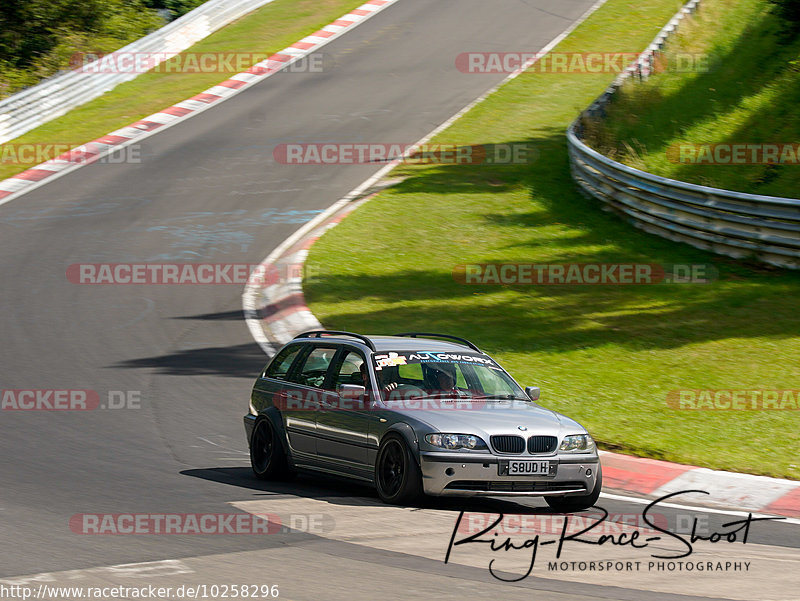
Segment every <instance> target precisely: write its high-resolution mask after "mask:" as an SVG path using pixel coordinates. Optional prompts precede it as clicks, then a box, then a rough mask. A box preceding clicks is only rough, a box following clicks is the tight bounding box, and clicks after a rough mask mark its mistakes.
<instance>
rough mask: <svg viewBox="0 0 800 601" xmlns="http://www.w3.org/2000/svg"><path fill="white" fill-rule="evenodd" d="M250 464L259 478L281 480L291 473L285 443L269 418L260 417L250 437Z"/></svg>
mask: <svg viewBox="0 0 800 601" xmlns="http://www.w3.org/2000/svg"><path fill="white" fill-rule="evenodd" d="M250 466H251V467H252V468H253V473H254V474H255V476H256V478H258V479H259V480H281V479H285V478H287V477H288V476H290V475H291V472H290V470H289V463H288V461H287V460H286V453H285V452H284V450H283V445H282V444H281V441H280V440H279V439H278V436H277V433H276V432H275V427H274V426H273V425H272V422H271V421H270V420H268V419H260V420H258V421H257V422H256V425H255V426H254V427H253V436H252V437H251V438H250Z"/></svg>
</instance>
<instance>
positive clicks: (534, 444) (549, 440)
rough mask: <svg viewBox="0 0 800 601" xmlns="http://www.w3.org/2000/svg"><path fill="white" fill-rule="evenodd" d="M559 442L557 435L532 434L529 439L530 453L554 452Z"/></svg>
mask: <svg viewBox="0 0 800 601" xmlns="http://www.w3.org/2000/svg"><path fill="white" fill-rule="evenodd" d="M557 444H558V438H556V437H555V436H531V437H530V438H529V439H528V453H552V452H553V451H555V450H556V445H557Z"/></svg>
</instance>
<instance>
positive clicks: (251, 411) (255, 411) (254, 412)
mask: <svg viewBox="0 0 800 601" xmlns="http://www.w3.org/2000/svg"><path fill="white" fill-rule="evenodd" d="M250 415H258V409H256V407H255V405H253V399H250Z"/></svg>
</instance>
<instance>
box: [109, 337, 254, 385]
mask: <svg viewBox="0 0 800 601" xmlns="http://www.w3.org/2000/svg"><path fill="white" fill-rule="evenodd" d="M266 362H267V357H266V356H265V355H264V351H262V350H261V349H260V348H259V346H258V345H257V344H255V343H252V344H239V345H236V346H229V347H207V348H200V349H191V350H185V351H175V352H174V353H170V354H168V355H159V356H156V357H143V358H141V359H130V360H128V361H123V362H121V363H117V364H115V365H113V367H123V368H129V369H148V368H150V369H154V370H156V373H158V374H165V375H172V376H197V375H206V376H223V377H228V378H250V379H253V378H254V377H255V375H256V374H258V373H259V371H260V370H261V369H262V368H263V367H264V365H265V364H266Z"/></svg>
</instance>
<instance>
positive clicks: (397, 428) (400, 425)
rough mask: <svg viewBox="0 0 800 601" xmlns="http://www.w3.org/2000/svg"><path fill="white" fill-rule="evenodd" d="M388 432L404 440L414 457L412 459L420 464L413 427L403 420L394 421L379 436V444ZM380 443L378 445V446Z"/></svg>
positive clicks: (417, 443)
mask: <svg viewBox="0 0 800 601" xmlns="http://www.w3.org/2000/svg"><path fill="white" fill-rule="evenodd" d="M390 434H397V435H399V436H400V437H402V439H403V440H404V441H405V442H406V444H407V445H408V448H409V449H410V450H411V455H412V457H414V461H416V462H417V465H418V466H419V465H420V462H419V439H418V438H417V434H416V432H415V431H414V428H412V427H411V426H409V425H408V424H407V423H405V422H396V423H394V424H392V425H391V426H389V427H388V428H387V429H386V432H384V433H383V436H381V440H380V444H383V441H384V440H386V437H387V436H389V435H390ZM380 444H379V445H378V446H380Z"/></svg>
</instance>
